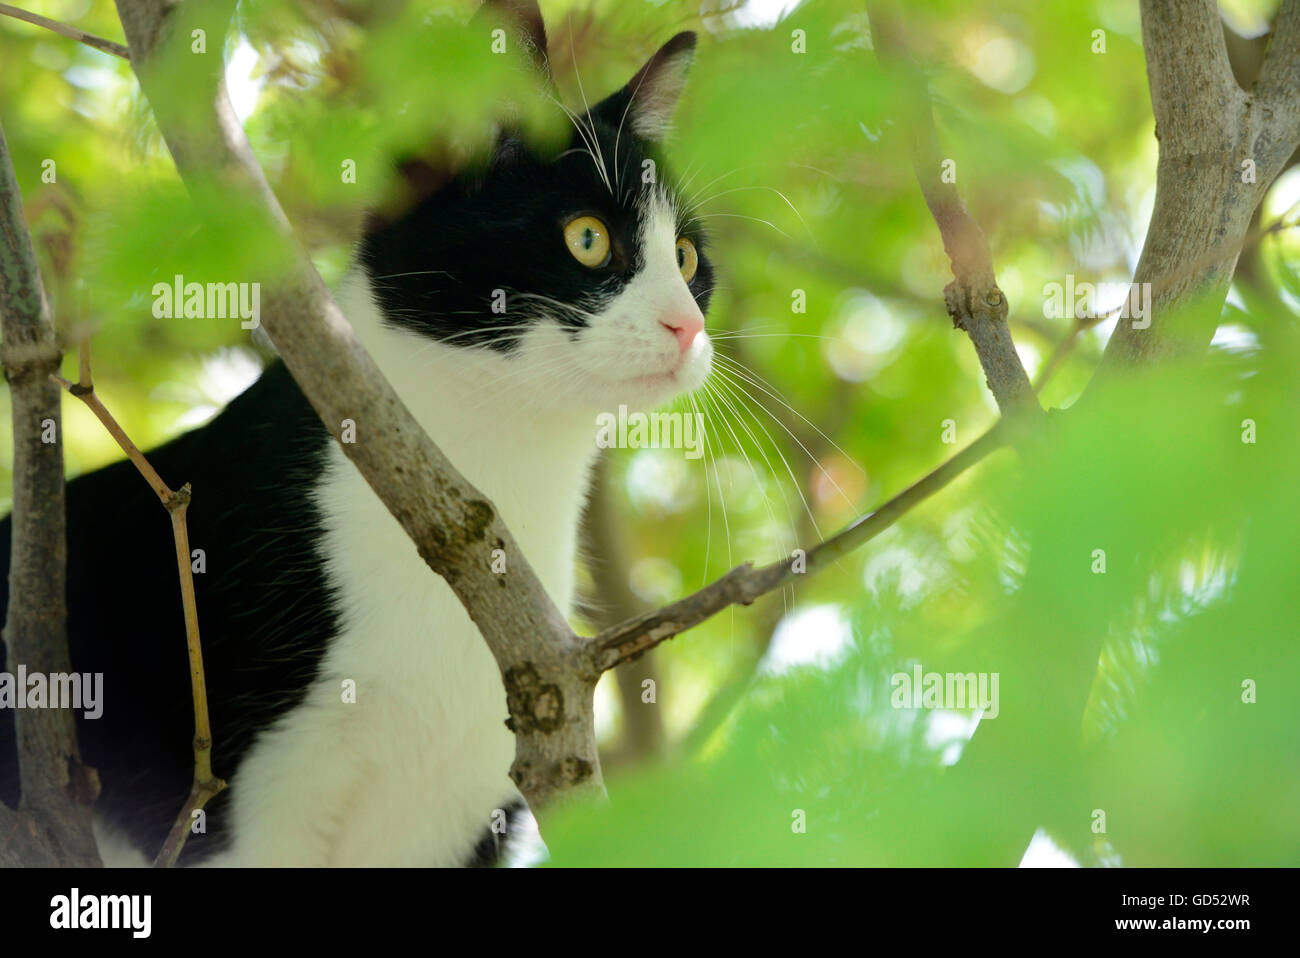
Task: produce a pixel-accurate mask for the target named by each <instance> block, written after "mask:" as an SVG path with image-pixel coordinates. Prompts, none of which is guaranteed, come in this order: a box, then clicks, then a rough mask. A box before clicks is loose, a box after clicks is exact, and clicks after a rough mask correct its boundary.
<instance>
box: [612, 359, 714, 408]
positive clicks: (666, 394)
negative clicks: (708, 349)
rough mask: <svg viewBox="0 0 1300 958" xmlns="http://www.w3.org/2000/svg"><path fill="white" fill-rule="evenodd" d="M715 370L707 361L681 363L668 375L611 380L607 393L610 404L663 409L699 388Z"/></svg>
mask: <svg viewBox="0 0 1300 958" xmlns="http://www.w3.org/2000/svg"><path fill="white" fill-rule="evenodd" d="M711 369H712V363H711V362H710V361H709V360H708V359H707V358H703V359H701V360H699V361H694V362H684V363H680V364H679V365H677V366H674V367H673V368H672V369H669V370H666V371H665V372H659V373H648V374H644V375H638V376H627V377H624V378H622V379H616V380H610V382H609V386H608V390H607V395H608V400H609V404H610V405H613V406H619V405H623V406H627V407H628V408H629V409H641V410H650V409H653V408H654V407H656V406H662V405H663V404H664V403H666V402H669V401H671V400H672V399H674V398H676V397H677V396H680V395H682V394H683V393H689V392H693V391H694V390H696V389H699V388H700V386H702V385H704V381H705V379H707V378H708V375H709V372H710V370H711Z"/></svg>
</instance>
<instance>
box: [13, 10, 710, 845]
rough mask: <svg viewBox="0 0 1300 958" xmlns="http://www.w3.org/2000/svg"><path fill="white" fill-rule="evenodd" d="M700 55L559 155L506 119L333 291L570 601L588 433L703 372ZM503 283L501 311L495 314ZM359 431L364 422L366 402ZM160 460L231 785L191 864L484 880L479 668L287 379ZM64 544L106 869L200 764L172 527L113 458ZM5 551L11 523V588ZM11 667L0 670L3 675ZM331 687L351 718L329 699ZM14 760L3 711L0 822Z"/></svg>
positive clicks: (531, 39)
mask: <svg viewBox="0 0 1300 958" xmlns="http://www.w3.org/2000/svg"><path fill="white" fill-rule="evenodd" d="M509 6H512V7H514V8H515V9H516V11H518V10H520V9H523V10H524V11H525V14H526V15H522V16H520V17H519V23H520V24H521V25H522V26H521V29H522V30H523V31H524V38H525V40H526V43H527V45H528V46H529V47H530V48H531V52H532V54H533V56H534V57H535V58H536V59H537V60H538V62H539V63H541V64H543V65H544V64H545V61H546V50H547V46H546V37H545V30H544V28H543V26H542V24H541V18H540V14H538V13H537V12H536V8H535V5H529V4H520V3H515V4H510V5H509ZM694 49H695V37H694V34H691V33H681V34H678V35H677V36H675V37H673V38H672V39H671V40H669V41H668V42H667V43H666V44H665V45H664V46H663V47H662V48H660V49H659V50H658V52H656V53H655V54H654V56H652V57H651V58H650V59H649V60H648V61H647V62H646V64H645V66H643V67H642V68H641V69H640V70H639V71H638V72H637V73H636V74H635V75H634V76H633V77H632V79H631V80H630V81H629V82H628V83H627V84H626V85H625V86H624V87H622V88H621V89H619V90H618V91H616V92H615V93H613V94H612V95H610V96H608V97H607V98H606V99H604V100H602V101H601V102H599V103H597V104H596V105H594V106H592V107H590V109H588V110H586V111H585V112H584V113H582V114H577V113H571V114H569V118H568V119H566V121H565V122H566V124H568V127H571V128H572V135H571V137H568V142H567V143H565V144H561V145H560V146H559V147H558V148H554V149H544V148H542V147H539V146H535V145H531V144H530V143H528V142H526V141H525V140H524V139H523V138H522V137H520V136H519V135H517V134H516V133H512V132H510V131H509V130H506V131H504V132H502V133H501V134H500V135H499V137H498V138H497V139H496V141H495V145H494V148H493V150H492V153H491V156H490V158H488V160H487V162H486V163H485V164H483V165H481V166H479V167H475V168H467V169H464V170H462V171H460V172H458V173H456V174H454V175H451V176H450V178H449V179H445V180H444V181H443V182H442V183H441V185H440V186H439V187H438V188H437V189H435V190H434V191H432V192H431V193H430V194H429V195H427V196H425V197H423V198H422V199H420V200H419V201H418V202H416V203H415V204H414V205H412V206H410V207H409V208H408V209H407V210H406V211H405V212H402V213H400V214H398V215H395V216H387V217H380V216H376V217H373V218H372V219H371V220H369V221H368V226H367V228H366V231H365V234H364V236H363V237H362V239H361V240H360V241H359V243H358V245H357V247H356V250H355V255H354V261H353V263H352V265H351V268H350V270H349V271H348V273H347V275H346V278H345V279H344V280H343V281H342V283H341V284H340V285H339V286H338V288H337V290H336V298H337V301H338V303H339V305H340V307H341V309H342V311H343V313H344V315H346V316H347V317H348V318H349V320H350V321H351V323H352V325H353V327H354V329H355V330H356V332H357V335H358V336H359V338H360V339H361V340H362V342H363V343H364V344H365V346H366V347H367V348H368V349H369V351H370V353H371V355H372V356H373V357H374V358H375V360H376V362H377V363H378V365H379V367H380V368H381V369H382V370H383V372H384V374H385V375H386V376H387V378H388V379H389V381H390V382H391V383H392V384H393V386H394V387H395V388H396V390H397V392H398V394H399V395H400V396H401V397H402V399H403V401H404V402H405V403H406V405H407V407H408V408H409V409H410V410H411V412H412V413H413V414H414V416H415V418H416V419H417V420H418V421H419V422H420V423H421V425H422V426H423V427H424V429H425V430H426V431H427V432H428V433H429V435H430V436H431V437H432V438H433V440H434V442H435V443H437V444H438V445H439V447H440V448H441V449H442V450H443V452H445V453H446V454H447V456H448V457H449V459H450V460H451V461H452V462H453V463H454V464H455V466H456V467H457V468H458V469H459V470H460V471H461V472H462V473H463V474H464V475H465V477H466V478H467V479H469V480H470V482H472V483H474V484H475V485H476V486H477V487H478V488H479V489H480V490H482V491H483V492H484V493H485V494H486V495H487V496H488V497H489V498H490V499H491V500H492V501H493V502H494V503H495V505H496V507H497V508H498V510H499V512H500V514H501V516H502V517H503V518H504V520H505V522H506V524H507V525H508V527H509V528H510V530H511V531H512V532H513V534H514V536H515V538H516V539H517V540H518V542H519V544H520V546H521V548H522V550H523V552H524V554H525V555H526V556H527V557H528V560H529V562H530V563H531V565H532V567H533V568H534V570H535V571H536V573H537V575H538V577H539V578H540V580H541V582H542V584H543V585H544V586H545V588H546V590H547V591H548V593H549V594H550V596H551V597H552V599H553V600H554V601H555V603H556V604H557V606H558V607H559V608H561V609H567V608H569V607H570V605H571V602H572V599H573V592H574V566H575V561H576V539H577V530H578V524H579V519H580V514H581V512H582V509H583V505H584V500H585V497H586V494H587V489H588V483H589V472H590V469H591V466H592V464H593V461H594V457H595V455H596V453H597V447H596V441H595V433H596V426H595V424H596V421H597V417H598V416H599V415H600V414H601V413H602V412H608V411H611V410H615V409H617V408H618V406H619V405H620V404H627V405H628V406H629V407H632V408H648V407H651V406H654V405H658V404H661V403H663V402H665V401H667V400H668V399H670V398H671V397H673V396H675V395H677V394H680V393H683V392H686V391H690V390H693V389H695V388H696V387H698V386H700V385H701V384H702V383H703V382H704V380H705V378H706V377H707V376H708V374H709V372H710V368H711V363H712V350H713V347H712V344H711V341H710V338H709V335H708V334H707V333H706V332H705V331H704V317H705V314H706V312H707V310H708V306H709V300H710V294H711V291H712V288H713V280H712V277H713V266H712V264H711V261H710V258H709V255H708V250H707V245H706V240H705V236H704V234H703V232H702V230H701V229H700V224H699V223H698V221H696V220H694V219H693V218H692V217H691V214H690V211H689V209H688V207H687V205H686V204H685V203H684V202H683V200H682V198H681V196H680V195H679V193H678V192H677V191H676V189H675V187H674V186H673V185H672V184H671V182H670V180H669V179H668V178H667V174H666V171H665V169H664V166H663V163H662V162H661V159H662V158H661V156H660V149H661V141H662V139H663V137H664V135H665V132H666V130H667V129H668V125H669V122H670V120H671V117H672V113H673V111H674V107H675V104H676V102H677V100H678V98H679V96H680V94H681V92H682V89H683V86H684V83H685V78H686V73H687V70H688V68H689V66H690V63H691V61H692V58H693V55H694ZM566 112H568V111H566ZM651 159H652V160H654V161H655V163H654V165H653V169H654V170H655V176H654V177H645V176H643V171H644V170H645V169H647V168H648V164H646V163H645V161H646V160H651ZM647 180H652V182H647ZM498 291H503V292H504V300H505V303H506V304H507V308H506V312H505V313H504V314H498V313H495V312H493V310H492V304H493V303H494V301H495V302H499V301H500V297H501V292H498ZM355 419H356V420H357V422H358V424H359V428H364V422H365V410H363V409H362V410H357V415H356V417H355ZM148 458H149V460H150V461H151V462H152V464H153V465H154V467H155V468H156V469H157V470H158V472H159V473H160V474H161V475H162V476H163V477H164V478H165V480H166V481H168V482H170V483H173V484H175V485H179V484H181V483H184V482H190V483H191V484H192V485H193V489H194V500H193V504H192V505H191V507H190V509H189V528H190V539H191V545H192V546H193V547H194V548H201V549H203V550H204V554H205V562H206V571H205V572H203V573H202V574H198V575H196V576H195V582H196V587H197V598H198V612H199V620H200V627H201V633H202V641H203V656H204V662H205V665H206V671H207V687H208V697H209V705H210V711H211V720H212V728H213V736H214V742H215V745H214V751H213V766H214V769H215V771H216V774H218V775H220V776H222V777H224V778H226V779H227V780H228V781H229V783H230V784H229V788H228V789H227V790H226V791H224V792H223V793H221V794H220V795H218V796H217V797H216V798H215V799H214V800H213V801H212V802H210V803H209V805H208V809H207V821H206V832H204V833H202V834H194V835H191V836H190V837H189V840H188V842H187V844H186V847H185V850H184V852H183V855H182V858H181V863H182V864H187V865H199V864H203V865H307V866H327V865H343V866H352V865H387V866H407V865H410V866H448V865H480V866H481V865H491V864H494V863H496V862H497V861H498V860H499V858H500V856H501V854H502V852H503V842H502V838H503V835H502V828H501V825H502V823H503V822H505V823H508V826H507V828H506V830H505V834H506V835H507V836H509V835H512V834H515V833H517V832H520V831H521V830H522V825H521V822H523V821H525V820H526V819H527V810H526V808H525V807H524V803H523V802H522V798H521V796H520V795H519V793H518V791H517V790H516V789H515V787H514V785H513V783H512V782H511V781H510V779H509V777H508V775H507V772H508V769H509V767H510V764H511V761H512V759H513V755H514V740H513V736H512V734H511V733H510V732H509V730H508V729H507V728H506V725H505V719H506V715H507V713H506V706H505V694H504V691H503V688H502V683H501V678H500V676H499V673H498V671H497V666H496V664H495V661H494V660H493V658H492V656H491V654H490V653H489V651H488V649H487V647H486V645H485V644H484V642H483V640H482V638H481V637H480V636H479V635H478V633H477V630H476V629H475V628H474V626H473V624H472V623H471V621H470V619H469V618H468V616H467V615H466V613H465V611H464V609H463V607H462V606H461V605H460V603H459V602H458V601H457V599H456V598H455V597H454V595H453V594H452V592H451V591H450V589H449V588H448V587H447V586H446V584H445V583H444V582H443V581H442V580H441V579H439V578H438V577H437V576H436V575H435V574H434V573H432V572H431V571H430V570H429V569H428V568H427V567H426V566H425V565H424V563H423V562H422V561H421V559H420V558H419V556H418V555H417V552H416V547H415V546H414V544H412V543H411V542H410V541H409V540H408V539H407V537H406V535H405V534H404V533H403V531H402V529H401V528H400V527H399V525H398V523H397V521H396V520H395V519H394V518H393V517H392V516H391V515H389V513H388V512H387V511H386V509H385V508H384V506H383V505H382V504H381V503H380V501H379V499H378V498H377V497H376V496H375V495H374V493H373V492H372V491H371V490H370V489H369V487H368V486H367V485H366V484H365V482H364V480H362V478H361V476H360V474H359V473H358V472H357V471H356V470H355V469H354V468H353V466H352V465H351V464H350V463H349V462H348V461H347V460H346V459H345V457H344V456H343V454H342V452H341V451H340V447H339V446H338V445H337V444H336V443H335V442H334V441H333V440H332V438H331V437H330V435H329V434H328V433H327V432H326V430H325V429H324V427H323V426H322V425H321V423H320V422H319V421H318V420H317V418H316V415H315V413H314V412H313V411H312V409H311V408H310V406H309V405H308V403H307V401H306V399H305V398H304V397H303V395H302V394H301V392H300V391H299V389H298V387H297V386H296V384H295V383H294V381H293V379H292V377H291V376H290V375H289V373H288V372H287V370H286V369H285V367H284V366H283V364H282V363H280V362H279V361H275V362H272V363H271V364H270V365H269V366H268V367H267V368H266V370H265V371H264V372H263V374H262V376H261V377H260V379H259V380H258V381H257V382H256V383H254V384H253V385H252V386H251V387H250V388H249V389H248V390H247V391H245V392H244V393H243V394H241V395H240V396H238V397H237V398H235V399H234V400H233V401H231V402H230V403H229V405H228V406H227V407H226V408H225V409H224V410H223V411H222V412H221V413H220V414H219V415H217V416H216V417H215V418H214V419H213V420H212V421H211V422H209V423H208V424H207V425H205V426H203V427H202V428H199V429H196V430H194V431H192V432H190V433H187V434H184V435H181V436H180V437H178V438H176V439H174V440H172V441H170V442H168V443H166V444H165V445H163V446H161V447H159V448H157V449H155V450H153V451H152V452H150V453H148ZM67 535H68V606H69V640H70V645H71V653H72V663H73V668H74V670H75V671H77V672H82V673H103V675H104V687H105V691H104V695H103V699H104V701H103V703H102V709H103V714H102V717H101V718H99V719H97V720H89V719H83V718H82V717H81V714H80V713H78V719H77V721H78V730H79V739H80V744H81V750H82V757H83V759H84V761H85V762H86V763H87V764H89V765H91V766H93V767H95V768H96V769H97V770H98V772H99V776H100V780H101V783H102V792H101V794H100V796H99V799H98V801H97V803H96V806H95V828H96V836H97V839H98V840H99V843H100V847H101V852H102V853H103V855H104V858H105V862H106V864H142V863H144V862H145V861H146V860H147V859H150V858H152V857H153V856H154V855H155V854H156V853H157V851H158V849H159V848H160V847H161V845H162V842H163V839H164V838H165V836H166V834H167V832H168V829H169V828H170V826H171V824H172V822H173V820H174V819H175V817H176V814H177V812H178V810H179V809H180V808H181V806H182V804H183V801H184V799H185V797H186V795H187V794H188V792H189V787H190V781H191V777H192V772H193V752H192V745H191V738H192V735H193V711H192V703H191V699H190V681H189V674H188V660H187V658H186V651H185V641H184V627H183V621H182V613H181V605H180V598H179V595H178V591H177V588H176V569H175V565H174V562H175V558H174V552H173V546H172V542H171V533H170V526H169V523H168V522H167V518H166V514H165V513H164V512H163V510H162V509H161V508H160V506H159V504H158V502H157V499H156V498H155V496H154V494H153V492H152V491H151V490H150V488H149V487H148V486H147V485H146V484H145V482H144V481H143V480H142V479H141V477H140V476H139V475H138V474H137V473H136V471H135V470H134V468H133V467H132V466H131V465H130V464H129V463H127V462H118V463H116V464H114V465H110V466H108V467H106V468H103V469H100V470H98V471H96V472H93V473H90V474H88V475H84V476H81V477H79V478H77V479H74V480H72V481H71V482H70V483H69V484H68V532H67ZM9 538H10V530H9V520H8V519H6V520H5V521H4V524H3V525H2V526H0V540H2V541H3V545H0V563H3V568H4V572H5V578H6V579H7V572H8V565H9ZM7 588H8V587H7V582H6V583H5V584H4V585H0V613H2V612H3V610H4V609H5V608H7V605H8V592H7ZM0 651H2V650H0ZM13 667H16V664H14V666H13ZM13 667H11V666H8V665H6V664H5V663H4V660H3V659H2V658H0V671H4V670H5V669H6V668H9V669H10V671H13ZM347 682H352V683H355V686H354V688H355V702H348V701H344V699H345V697H346V696H345V695H344V691H345V683H347ZM16 761H17V756H16V746H15V739H14V713H13V711H12V710H0V800H4V801H5V802H6V803H7V804H10V805H14V804H16V802H17V799H18V783H17V768H16Z"/></svg>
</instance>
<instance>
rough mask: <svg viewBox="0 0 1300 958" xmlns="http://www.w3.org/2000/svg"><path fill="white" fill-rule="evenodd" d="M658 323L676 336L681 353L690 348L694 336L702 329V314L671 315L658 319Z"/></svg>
mask: <svg viewBox="0 0 1300 958" xmlns="http://www.w3.org/2000/svg"><path fill="white" fill-rule="evenodd" d="M659 325H660V326H662V327H663V328H664V329H666V330H668V331H669V332H670V333H672V334H673V335H674V336H676V337H677V345H678V346H679V347H680V348H681V351H682V352H683V353H685V352H686V350H688V349H690V348H691V343H693V342H695V337H696V336H698V335H700V333H701V332H703V331H704V317H703V316H699V315H696V316H673V317H671V318H669V319H661V320H659Z"/></svg>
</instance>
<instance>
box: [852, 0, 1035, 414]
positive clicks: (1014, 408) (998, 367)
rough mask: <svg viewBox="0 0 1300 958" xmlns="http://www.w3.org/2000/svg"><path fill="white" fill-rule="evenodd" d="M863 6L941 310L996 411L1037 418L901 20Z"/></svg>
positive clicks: (988, 263)
mask: <svg viewBox="0 0 1300 958" xmlns="http://www.w3.org/2000/svg"><path fill="white" fill-rule="evenodd" d="M868 9H869V11H870V18H871V30H872V37H873V41H874V43H875V47H876V55H877V56H878V57H879V58H880V59H881V61H882V62H884V63H885V64H886V65H887V66H888V67H889V68H890V69H891V71H892V72H893V73H894V75H895V77H896V78H897V80H898V82H899V85H900V88H901V92H902V96H903V99H904V101H905V102H906V103H908V109H907V112H906V116H907V117H908V118H910V119H911V121H912V128H911V135H912V145H911V153H912V166H913V168H914V170H915V172H916V179H917V182H918V183H919V184H920V186H921V192H922V194H923V195H924V196H925V203H926V205H927V206H928V207H929V208H930V213H931V215H932V216H933V217H934V221H935V223H936V224H937V225H938V227H939V233H940V235H941V236H942V237H943V248H944V251H945V252H946V253H947V254H948V260H949V262H950V263H951V264H952V273H953V281H952V282H951V283H949V284H948V285H947V286H945V287H944V291H943V294H944V303H945V305H946V306H947V308H948V315H949V316H951V317H952V322H953V326H954V327H956V328H957V329H962V330H965V331H966V334H967V335H968V336H970V340H971V343H972V344H973V345H974V346H975V352H976V353H977V354H978V355H979V360H980V365H981V366H982V367H983V369H984V375H985V377H986V378H987V381H988V386H989V389H990V390H991V391H992V393H993V397H994V398H995V399H996V400H997V403H998V408H999V409H1000V410H1002V414H1003V415H1004V416H1006V415H1013V414H1014V415H1022V414H1023V415H1031V416H1037V417H1041V415H1042V408H1041V407H1040V406H1039V405H1038V398H1037V396H1036V395H1035V393H1034V389H1033V386H1031V385H1030V382H1029V376H1028V374H1027V373H1026V372H1025V367H1024V365H1023V364H1022V363H1021V362H1020V357H1019V356H1018V355H1017V354H1016V344H1015V342H1014V341H1013V340H1012V338H1011V329H1010V327H1008V325H1007V298H1006V295H1005V294H1004V293H1003V292H1002V290H1001V289H999V288H998V284H997V278H996V276H995V275H994V273H993V257H992V254H991V253H990V252H989V246H988V242H987V240H986V239H985V238H984V231H983V230H981V229H980V227H979V224H978V223H976V222H975V219H974V217H972V216H971V215H970V213H969V211H968V210H967V209H966V204H965V203H963V202H962V199H961V194H960V193H958V192H957V187H956V185H955V183H953V182H945V180H944V177H943V175H942V170H943V163H944V157H943V152H942V151H941V150H940V148H939V140H938V135H937V133H936V132H935V128H934V109H933V106H932V104H931V102H930V93H929V89H928V87H927V84H926V81H925V77H924V76H923V75H922V74H921V71H920V70H919V68H918V67H917V66H916V64H915V63H913V62H912V60H911V57H910V54H909V53H908V47H907V40H906V36H905V34H904V32H903V27H902V24H901V23H900V22H899V20H898V18H897V17H895V16H894V14H893V11H892V10H891V9H888V8H887V7H886V5H885V4H883V3H870V4H868Z"/></svg>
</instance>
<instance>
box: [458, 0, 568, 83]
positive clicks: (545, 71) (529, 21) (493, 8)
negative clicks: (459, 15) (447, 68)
mask: <svg viewBox="0 0 1300 958" xmlns="http://www.w3.org/2000/svg"><path fill="white" fill-rule="evenodd" d="M474 21H475V22H487V23H504V24H505V25H506V26H507V27H508V28H509V29H510V31H511V33H512V34H513V35H514V39H515V40H516V41H517V42H518V43H519V44H520V45H521V46H522V47H523V48H524V49H525V50H526V51H527V52H528V56H529V57H530V58H531V59H532V61H533V64H534V65H535V66H536V67H537V69H538V70H540V71H541V72H542V75H543V76H545V77H547V78H548V79H549V78H550V75H551V62H550V57H549V55H548V53H547V50H546V24H545V23H544V22H543V21H542V11H541V9H540V8H539V7H538V6H537V0H484V3H483V6H481V7H479V9H478V12H477V13H476V14H474Z"/></svg>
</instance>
